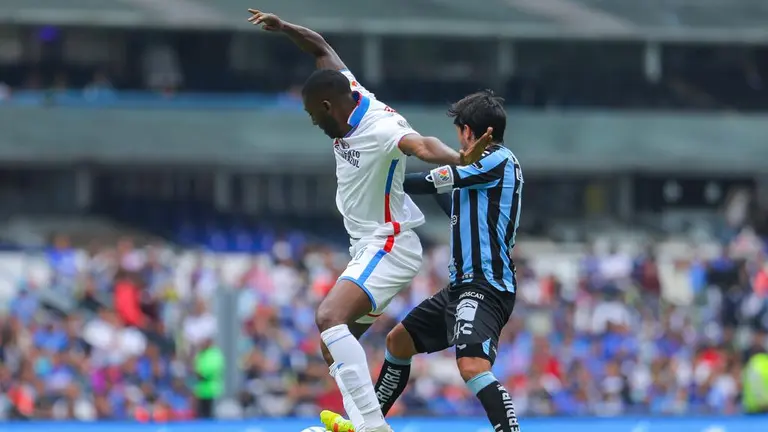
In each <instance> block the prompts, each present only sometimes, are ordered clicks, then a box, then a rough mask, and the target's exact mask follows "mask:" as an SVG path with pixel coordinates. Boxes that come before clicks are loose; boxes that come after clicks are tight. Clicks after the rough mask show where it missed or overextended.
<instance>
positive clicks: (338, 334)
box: [320, 324, 386, 430]
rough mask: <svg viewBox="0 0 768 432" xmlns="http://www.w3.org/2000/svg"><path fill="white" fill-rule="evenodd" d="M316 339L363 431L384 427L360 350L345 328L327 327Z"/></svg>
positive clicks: (361, 349) (343, 326) (344, 326)
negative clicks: (360, 419) (327, 355)
mask: <svg viewBox="0 0 768 432" xmlns="http://www.w3.org/2000/svg"><path fill="white" fill-rule="evenodd" d="M320 337H322V338H323V343H325V346H326V347H328V351H330V352H331V356H332V357H333V361H334V364H335V366H336V370H335V372H334V377H335V378H336V381H337V382H338V381H341V382H342V383H343V384H344V389H345V390H346V392H347V393H349V396H350V398H351V399H352V401H353V402H354V404H355V407H356V408H357V410H358V411H359V412H360V414H361V415H362V417H363V422H364V423H365V427H366V430H376V429H378V428H381V427H382V426H384V425H386V422H385V421H384V415H383V414H382V413H381V406H380V405H379V399H378V398H377V397H376V392H375V391H374V389H373V382H371V372H370V371H369V370H368V360H367V359H366V357H365V351H364V350H363V346H362V345H360V342H358V340H357V339H356V338H355V337H354V336H352V333H350V332H349V328H348V327H347V325H346V324H341V325H337V326H335V327H331V328H329V329H328V330H326V331H324V332H322V333H320Z"/></svg>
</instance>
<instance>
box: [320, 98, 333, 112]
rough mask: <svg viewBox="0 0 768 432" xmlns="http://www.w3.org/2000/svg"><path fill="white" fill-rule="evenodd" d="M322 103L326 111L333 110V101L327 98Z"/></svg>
mask: <svg viewBox="0 0 768 432" xmlns="http://www.w3.org/2000/svg"><path fill="white" fill-rule="evenodd" d="M321 103H322V104H323V108H325V110H326V111H328V112H331V101H329V100H327V99H326V100H324V101H322V102H321Z"/></svg>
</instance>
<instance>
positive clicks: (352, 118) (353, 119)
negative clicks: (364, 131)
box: [344, 92, 371, 138]
mask: <svg viewBox="0 0 768 432" xmlns="http://www.w3.org/2000/svg"><path fill="white" fill-rule="evenodd" d="M352 97H353V98H355V100H356V101H357V106H356V107H355V109H353V110H352V114H350V115H349V119H348V120H347V124H348V125H350V126H352V129H350V130H349V132H347V134H346V135H344V138H347V137H349V136H350V135H352V134H353V133H354V132H355V129H357V127H358V126H359V125H360V122H361V121H363V116H365V113H367V112H368V108H369V107H370V106H371V99H370V98H369V97H367V96H364V95H363V94H361V93H360V92H352Z"/></svg>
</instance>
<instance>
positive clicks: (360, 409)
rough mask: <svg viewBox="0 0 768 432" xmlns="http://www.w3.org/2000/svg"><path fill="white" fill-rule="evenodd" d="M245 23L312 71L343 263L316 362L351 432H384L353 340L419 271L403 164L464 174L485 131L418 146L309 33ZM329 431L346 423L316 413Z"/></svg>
mask: <svg viewBox="0 0 768 432" xmlns="http://www.w3.org/2000/svg"><path fill="white" fill-rule="evenodd" d="M249 12H250V13H251V17H250V18H249V21H250V22H251V23H253V24H255V25H259V26H262V28H264V29H265V30H267V31H273V32H279V33H282V34H284V35H285V36H287V37H288V38H289V39H291V40H292V41H293V42H294V43H295V44H296V45H297V46H299V47H300V48H301V49H303V50H304V51H305V52H307V53H309V54H312V55H313V56H314V58H315V61H316V64H317V69H318V70H317V71H315V72H314V73H313V74H312V75H311V76H310V77H309V79H307V81H306V83H305V84H304V88H303V89H302V98H303V102H304V109H305V110H306V111H307V113H308V114H309V116H310V118H311V119H312V122H313V123H314V124H315V125H317V126H318V127H319V128H320V129H322V131H323V132H324V133H325V134H326V135H328V137H330V138H331V139H332V140H333V150H334V153H335V156H336V178H337V180H338V187H337V191H336V206H337V207H338V209H339V212H340V213H341V215H342V216H343V218H344V226H345V228H346V229H347V232H348V234H349V237H350V244H351V247H350V254H351V256H352V260H351V261H350V263H349V265H348V266H347V268H346V270H345V271H344V272H343V273H342V275H341V277H340V278H339V280H338V281H337V282H336V285H335V286H334V287H333V288H332V289H331V291H330V292H329V293H328V295H327V296H326V298H325V299H323V301H322V302H321V303H320V306H319V307H318V310H317V314H316V321H317V326H318V329H319V330H320V335H321V337H322V340H323V354H324V356H325V358H326V361H327V362H328V364H329V366H330V373H331V375H332V376H333V377H334V379H335V380H336V383H337V385H338V386H339V389H340V390H341V393H342V396H343V397H344V407H345V409H346V410H347V413H348V414H349V416H350V418H351V420H352V423H353V424H354V427H355V428H356V429H357V430H358V431H359V432H362V431H366V432H388V431H391V429H390V427H389V426H388V425H387V423H386V421H385V420H384V415H383V413H382V411H381V407H380V405H379V401H378V399H377V397H376V393H375V391H374V387H373V383H372V382H371V377H370V372H369V370H368V362H367V360H366V355H365V352H364V351H363V347H362V346H361V345H360V342H358V340H357V339H358V338H359V337H360V335H362V334H363V332H365V330H366V329H367V328H368V327H370V325H371V324H372V323H373V321H374V320H375V319H376V317H378V316H379V315H381V313H382V311H383V310H384V308H386V307H387V305H388V304H389V303H390V301H392V299H393V298H394V297H395V296H396V295H397V294H398V293H399V292H400V291H402V290H403V289H405V288H406V287H407V286H409V285H410V283H411V281H412V280H413V278H414V277H415V276H416V274H417V273H418V271H419V268H420V267H421V259H422V258H421V243H420V241H419V238H418V236H417V235H416V234H415V233H414V232H413V228H415V227H417V226H419V225H421V224H423V223H424V215H423V214H422V213H421V211H420V210H419V208H418V207H416V205H415V204H414V203H413V201H411V199H410V198H409V197H408V195H406V193H405V191H404V190H403V181H404V180H405V156H407V155H414V156H416V157H418V158H419V159H422V160H424V161H426V162H430V163H435V164H446V165H469V164H472V163H475V162H477V161H478V160H479V159H480V157H481V156H482V154H483V152H484V150H485V149H486V147H487V146H488V145H489V144H490V143H491V141H492V135H491V133H492V131H491V130H487V131H485V132H484V133H481V134H480V135H482V136H481V137H480V138H479V139H478V140H475V141H473V142H472V143H471V145H468V146H466V147H463V148H462V149H461V150H460V151H458V152H457V151H455V150H453V149H451V148H450V147H448V146H447V145H445V144H444V143H443V142H441V141H440V140H439V139H437V138H431V137H424V136H421V135H420V134H419V133H418V132H416V131H415V130H414V129H412V128H411V126H410V125H409V124H408V122H407V121H406V120H405V118H403V117H402V116H401V115H400V114H398V113H397V112H396V111H395V110H393V109H392V108H390V107H389V106H387V105H386V104H384V103H382V102H380V101H378V100H377V99H376V97H375V96H374V95H373V94H372V93H371V92H369V91H368V90H366V89H365V87H363V86H362V85H361V84H360V83H359V81H358V80H357V79H356V78H355V77H354V75H352V73H351V72H350V71H349V70H348V69H347V67H346V66H345V65H344V63H343V62H342V61H341V59H340V58H339V56H338V55H337V54H336V52H335V51H334V50H333V48H332V47H331V46H330V45H328V43H327V42H326V41H325V40H324V39H323V38H322V36H320V35H319V34H317V33H316V32H314V31H312V30H310V29H307V28H305V27H301V26H298V25H295V24H291V23H288V22H285V21H283V20H281V19H280V18H279V17H277V16H276V15H274V14H269V13H264V12H261V11H258V10H255V9H250V10H249ZM321 420H322V421H323V423H324V424H325V425H326V427H327V428H328V429H329V430H338V429H339V426H340V425H339V422H343V421H346V420H344V419H343V418H340V416H338V415H333V413H327V412H326V413H321Z"/></svg>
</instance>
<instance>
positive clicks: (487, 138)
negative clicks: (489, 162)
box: [459, 127, 493, 165]
mask: <svg viewBox="0 0 768 432" xmlns="http://www.w3.org/2000/svg"><path fill="white" fill-rule="evenodd" d="M492 142H493V128H492V127H489V128H488V130H487V131H485V133H484V134H483V136H481V137H480V138H478V139H476V140H475V141H474V142H472V143H470V145H469V147H467V148H466V149H461V150H459V158H460V160H461V164H462V165H472V164H473V163H475V162H477V161H479V160H480V159H482V158H483V152H484V151H485V149H487V148H488V146H490V145H491V143H492Z"/></svg>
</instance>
